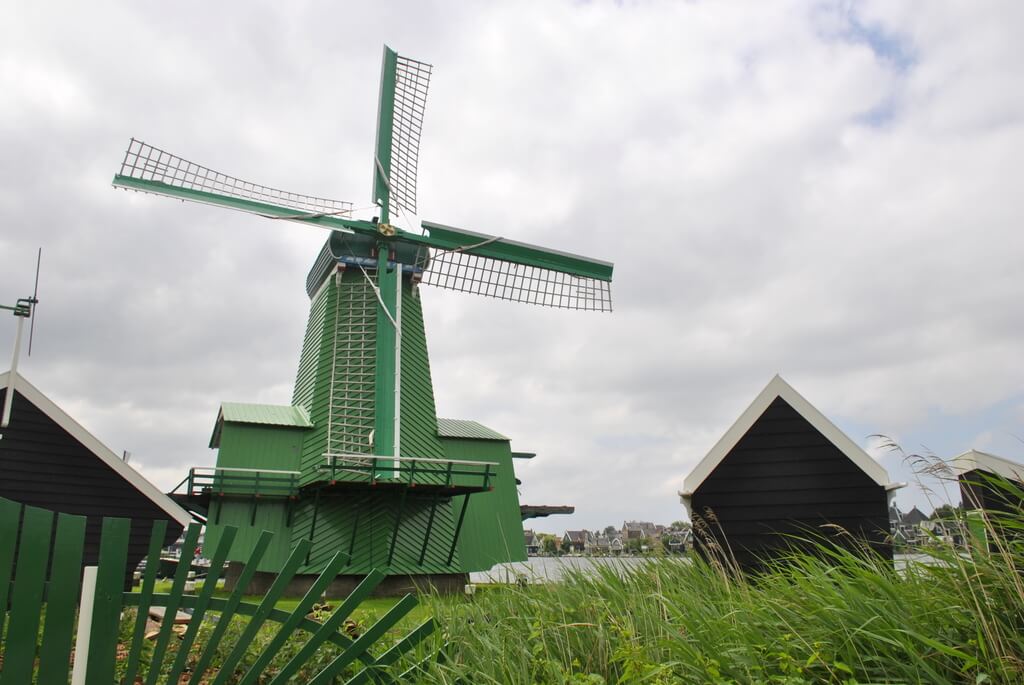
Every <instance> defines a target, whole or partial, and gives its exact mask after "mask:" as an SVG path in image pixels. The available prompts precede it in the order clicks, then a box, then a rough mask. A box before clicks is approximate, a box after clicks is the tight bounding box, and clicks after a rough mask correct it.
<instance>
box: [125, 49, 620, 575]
mask: <svg viewBox="0 0 1024 685" xmlns="http://www.w3.org/2000/svg"><path fill="white" fill-rule="evenodd" d="M430 70H431V67H430V65H428V64H424V63H422V62H418V61H415V60H412V59H408V58H406V57H402V56H400V55H398V54H397V53H396V52H394V51H393V50H391V49H389V48H387V47H385V48H384V62H383V69H382V75H381V86H380V100H379V108H378V119H377V136H376V137H377V140H376V147H375V154H374V159H373V197H372V199H373V202H374V204H375V205H376V206H377V212H376V213H377V214H378V216H375V217H373V218H372V219H370V220H365V219H357V218H355V217H354V216H353V210H352V205H351V204H350V203H347V202H340V201H335V200H327V199H323V198H316V197H311V196H307V195H300V194H297V193H290V192H285V191H280V190H276V189H273V188H268V187H266V186H261V185H258V184H254V183H249V182H246V181H242V180H240V179H237V178H234V177H231V176H228V175H226V174H222V173H219V172H215V171H213V170H210V169H208V168H206V167H203V166H200V165H198V164H195V163H193V162H190V161H188V160H185V159H182V158H180V157H177V156H175V155H172V154H170V153H168V152H165V151H163V150H160V149H158V148H155V147H153V146H151V145H148V144H146V143H143V142H141V141H138V140H135V139H132V140H131V142H130V143H129V146H128V150H127V152H126V154H125V157H124V161H123V163H122V165H121V170H120V172H119V173H118V174H117V175H116V176H115V177H114V180H113V184H114V186H116V187H120V188H125V189H131V190H136V191H143V192H148V193H155V194H158V195H167V196H170V197H173V198H178V199H182V200H191V201H194V202H201V203H205V204H211V205H216V206H218V207H226V208H229V209H236V210H240V211H244V212H249V213H252V214H256V215H259V216H262V217H267V218H270V219H275V220H287V221H294V222H299V223H305V224H310V225H313V226H319V227H322V228H326V229H329V230H330V231H331V234H330V237H329V238H328V239H327V242H326V243H325V244H324V247H323V249H322V250H321V252H320V254H319V256H318V257H317V259H316V261H315V262H314V264H313V267H312V269H311V270H310V272H309V276H308V278H307V281H306V290H307V293H308V295H309V297H310V301H311V302H310V313H309V322H308V325H307V328H306V335H305V340H304V343H303V348H302V353H301V356H300V360H299V370H298V374H297V377H296V381H295V390H294V395H293V398H292V404H291V405H288V406H268V405H252V404H231V403H225V404H223V405H222V407H221V411H220V414H219V416H218V418H217V421H216V425H215V428H214V432H213V437H212V439H211V443H210V445H211V447H214V448H217V449H218V455H217V466H216V467H215V468H213V469H200V468H195V469H192V470H191V471H190V473H189V476H188V478H186V480H185V481H184V482H183V484H182V486H179V487H184V493H183V495H184V497H186V498H188V499H189V502H190V504H191V505H193V506H194V507H197V508H203V509H205V511H206V515H207V517H208V520H207V538H206V539H207V544H210V543H211V542H214V541H216V540H217V539H218V537H219V535H220V531H221V530H222V529H223V527H224V526H225V525H232V526H236V527H238V529H239V533H238V535H237V536H236V538H235V543H234V547H233V548H232V553H231V556H230V557H229V558H230V559H244V558H246V557H247V556H248V553H249V552H250V551H251V547H252V545H254V544H255V541H256V539H257V538H258V536H259V533H260V531H261V530H263V529H269V530H273V531H275V532H278V533H279V534H278V535H276V536H275V539H278V540H280V541H281V542H280V543H279V544H280V547H279V548H278V549H276V550H273V551H272V552H271V553H269V554H267V555H265V557H264V562H263V566H262V567H261V570H262V571H265V572H267V574H268V576H267V579H268V580H269V578H270V577H272V574H273V573H275V572H277V571H280V569H281V564H283V563H284V560H285V559H286V558H287V557H288V551H289V548H290V547H292V546H294V544H295V543H296V542H297V541H298V540H299V539H310V540H311V541H312V545H311V548H310V554H309V555H308V557H307V559H306V564H305V566H304V567H303V568H302V569H300V572H302V573H306V574H314V573H317V572H319V570H320V569H321V568H322V567H323V565H324V564H325V563H326V560H327V559H329V558H330V556H331V555H332V554H333V553H334V552H335V551H336V550H338V549H339V548H340V549H343V550H344V551H346V552H348V553H349V555H350V558H351V561H350V563H349V566H348V567H346V569H344V574H345V576H347V577H348V581H354V580H355V579H356V578H357V577H358V576H360V575H361V574H365V573H367V572H368V571H369V570H370V569H371V568H374V567H378V568H386V569H387V570H388V572H389V573H390V574H391V576H392V577H393V578H394V579H395V581H394V582H395V583H396V584H399V585H400V584H401V583H403V582H406V581H408V579H410V578H411V579H412V580H414V581H417V580H428V581H430V582H432V583H434V585H435V586H440V587H443V586H444V585H445V583H446V582H447V583H451V584H452V585H454V584H459V586H460V587H461V582H462V580H463V578H464V577H465V573H467V572H469V571H474V570H485V569H487V568H490V567H491V566H492V565H493V564H495V563H498V562H503V561H514V560H522V559H524V558H525V550H524V545H523V535H522V523H521V519H520V510H519V503H518V495H517V491H516V479H515V472H514V468H513V462H512V459H513V457H514V456H530V455H523V454H519V453H513V452H512V450H511V446H510V443H509V439H508V438H507V437H505V436H503V435H501V434H500V433H497V432H495V431H493V430H491V429H489V428H486V427H484V426H481V425H480V424H477V423H475V422H472V421H457V420H448V419H438V418H437V414H436V411H435V406H434V393H433V384H432V380H431V375H430V364H429V361H428V357H427V346H426V337H425V333H424V327H423V314H422V309H421V301H420V298H419V295H418V292H419V286H420V285H421V284H426V285H434V286H437V287H441V288H449V289H453V290H458V291H461V292H467V293H473V294H478V295H486V296H490V297H495V298H499V299H504V300H511V301H516V302H525V303H529V304H537V305H542V306H550V307H560V308H567V309H581V310H594V311H610V310H611V291H610V286H611V278H612V268H613V267H612V264H610V263H608V262H603V261H598V260H594V259H589V258H586V257H581V256H578V255H573V254H569V253H565V252H559V251H555V250H549V249H546V248H542V247H537V246H534V245H528V244H525V243H520V242H516V241H512V240H509V239H507V238H504V237H498V236H490V235H484V234H481V233H476V232H472V231H467V230H463V229H459V228H453V227H451V226H444V225H441V224H437V223H433V222H429V221H423V222H422V223H421V226H422V232H419V231H408V230H403V229H402V228H399V227H398V226H396V225H395V224H394V223H392V217H393V216H395V215H398V214H405V213H409V214H412V213H414V212H415V211H416V172H417V161H418V154H419V139H420V131H421V128H422V123H423V114H424V108H425V103H426V95H427V88H428V85H429V81H430ZM281 531H284V532H285V533H286V534H285V535H281V534H280V532H281ZM230 579H231V576H230V574H229V581H230ZM343 581H345V578H340V579H339V582H343ZM254 589H256V588H254ZM339 589H340V588H339Z"/></svg>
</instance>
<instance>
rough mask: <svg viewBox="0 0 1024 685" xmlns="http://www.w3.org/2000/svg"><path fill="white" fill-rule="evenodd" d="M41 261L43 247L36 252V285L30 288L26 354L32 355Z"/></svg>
mask: <svg viewBox="0 0 1024 685" xmlns="http://www.w3.org/2000/svg"><path fill="white" fill-rule="evenodd" d="M42 261H43V248H42V247H40V248H39V253H38V254H36V287H35V288H33V290H32V305H33V306H32V317H31V318H32V320H31V321H30V322H29V324H28V356H30V357H31V356H32V336H33V334H34V333H35V332H36V316H35V305H36V304H38V303H39V265H40V264H41V263H42Z"/></svg>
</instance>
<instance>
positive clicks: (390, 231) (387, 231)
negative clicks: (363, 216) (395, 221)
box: [377, 224, 396, 238]
mask: <svg viewBox="0 0 1024 685" xmlns="http://www.w3.org/2000/svg"><path fill="white" fill-rule="evenodd" d="M377 232H378V233H380V234H381V235H382V236H385V237H387V238H391V237H393V236H394V235H395V233H396V231H395V227H394V226H392V225H391V224H378V225H377Z"/></svg>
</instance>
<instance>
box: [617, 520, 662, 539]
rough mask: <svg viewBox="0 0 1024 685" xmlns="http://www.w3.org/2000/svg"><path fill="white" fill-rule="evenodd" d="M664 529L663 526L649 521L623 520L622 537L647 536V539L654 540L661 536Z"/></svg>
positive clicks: (640, 537)
mask: <svg viewBox="0 0 1024 685" xmlns="http://www.w3.org/2000/svg"><path fill="white" fill-rule="evenodd" d="M664 530H665V526H656V525H654V524H653V523H651V522H650V521H623V523H622V539H623V540H641V539H643V538H647V539H648V540H655V539H657V538H658V537H660V536H661V533H662V531H664Z"/></svg>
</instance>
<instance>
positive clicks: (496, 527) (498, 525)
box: [443, 438, 526, 571]
mask: <svg viewBox="0 0 1024 685" xmlns="http://www.w3.org/2000/svg"><path fill="white" fill-rule="evenodd" d="M443 442H444V446H445V450H446V452H447V456H448V458H449V459H453V460H459V459H469V460H473V461H476V460H480V461H495V462H498V464H499V466H498V477H497V478H496V479H495V480H494V490H492V491H490V492H481V493H478V494H475V495H473V496H471V497H470V498H469V509H468V511H467V514H466V519H465V522H464V523H463V525H462V534H461V535H460V536H459V551H460V557H461V559H462V568H463V569H464V570H466V571H484V570H486V569H489V568H491V567H492V566H494V564H498V563H502V562H507V561H525V560H526V546H525V544H524V542H523V522H522V519H521V518H520V516H519V493H518V492H517V491H516V475H515V471H514V469H513V466H512V451H511V449H510V447H509V443H508V441H501V440H465V439H457V438H453V439H449V438H445V439H443ZM461 508H462V498H456V499H455V500H454V508H453V512H452V513H453V514H454V515H455V516H458V515H459V512H460V511H461Z"/></svg>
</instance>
